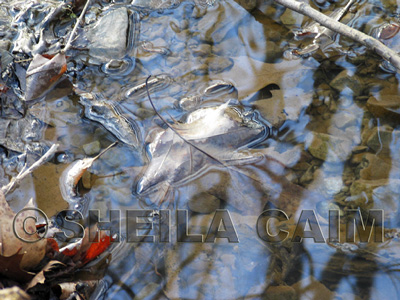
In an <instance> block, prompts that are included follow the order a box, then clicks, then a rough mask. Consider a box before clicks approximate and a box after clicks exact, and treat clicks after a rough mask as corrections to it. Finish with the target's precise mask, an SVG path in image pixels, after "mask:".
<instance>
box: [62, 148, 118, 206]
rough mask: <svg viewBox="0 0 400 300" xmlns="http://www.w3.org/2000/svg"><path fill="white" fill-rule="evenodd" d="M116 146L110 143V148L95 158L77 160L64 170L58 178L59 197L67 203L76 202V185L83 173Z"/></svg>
mask: <svg viewBox="0 0 400 300" xmlns="http://www.w3.org/2000/svg"><path fill="white" fill-rule="evenodd" d="M116 144H117V142H115V143H112V144H111V145H110V146H108V147H107V148H106V149H104V150H103V151H102V152H100V153H99V154H98V155H96V156H95V157H90V158H84V159H82V160H77V161H75V162H73V163H72V164H71V165H70V166H68V167H67V168H66V169H65V170H64V172H63V173H62V174H61V177H60V190H61V195H62V197H63V198H64V200H65V201H67V202H68V203H74V202H76V201H77V200H79V199H78V195H77V193H76V185H77V184H78V182H79V180H80V179H81V178H82V176H83V173H85V171H86V170H87V169H89V168H90V167H91V166H92V164H93V162H94V161H95V160H96V159H98V158H99V157H100V156H102V155H103V154H104V153H105V152H106V151H107V150H109V149H110V148H112V147H114V146H115V145H116Z"/></svg>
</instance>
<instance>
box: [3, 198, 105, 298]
mask: <svg viewBox="0 0 400 300" xmlns="http://www.w3.org/2000/svg"><path fill="white" fill-rule="evenodd" d="M32 207H33V203H32V202H29V203H28V204H27V205H26V206H25V208H32ZM29 216H32V210H21V211H20V213H18V214H16V213H15V212H14V211H13V210H12V209H11V208H10V206H9V204H8V203H7V201H6V199H5V197H4V194H3V193H2V192H1V190H0V298H1V299H87V298H88V296H89V295H90V294H91V292H92V291H93V290H94V288H95V287H96V282H97V281H98V280H99V279H100V278H102V277H103V276H104V273H105V271H106V268H107V266H108V263H109V260H110V258H111V253H110V252H109V251H106V250H107V249H108V248H109V246H110V244H111V238H110V237H109V236H107V235H106V234H105V233H103V232H101V233H100V239H98V237H97V236H96V237H95V241H97V240H99V242H91V241H89V234H88V231H89V230H88V228H86V229H85V235H84V237H83V238H82V239H80V240H79V241H78V242H75V243H73V244H70V245H68V246H66V247H64V248H62V249H59V246H58V243H57V242H56V240H54V239H52V238H41V236H40V235H39V234H38V233H37V230H36V223H35V220H34V218H32V217H29ZM14 219H15V220H14ZM23 226H25V227H23ZM23 228H25V229H26V231H27V232H25V231H24V230H23ZM18 236H19V237H20V238H18ZM21 238H22V239H21ZM23 239H24V240H27V241H36V242H34V243H32V242H31V243H30V242H25V241H23ZM71 297H72V298H71Z"/></svg>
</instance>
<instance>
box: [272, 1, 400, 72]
mask: <svg viewBox="0 0 400 300" xmlns="http://www.w3.org/2000/svg"><path fill="white" fill-rule="evenodd" d="M275 2H276V3H279V4H281V5H283V6H285V7H287V8H290V9H292V10H294V11H296V12H298V13H301V14H303V15H306V16H308V17H310V18H311V19H313V20H315V21H316V22H318V23H320V24H321V25H323V26H325V27H327V28H329V29H330V30H333V31H335V32H338V33H340V34H342V35H344V36H347V37H349V38H351V39H353V40H355V41H356V42H359V43H360V44H362V45H364V46H367V47H368V48H370V49H371V50H373V51H375V52H376V53H377V54H378V55H380V56H382V57H383V58H384V59H386V60H387V61H389V62H390V63H391V64H392V65H393V66H395V67H396V68H397V70H399V71H400V56H399V55H398V54H397V53H396V52H395V51H393V50H392V49H390V48H388V47H387V46H385V45H384V44H383V43H381V42H380V41H378V40H377V39H375V38H373V37H371V36H369V35H366V34H365V33H362V32H360V31H358V30H356V29H354V28H351V27H349V26H347V25H345V24H342V23H340V22H338V21H335V20H333V19H332V18H330V17H328V16H326V15H324V14H322V13H320V12H319V11H317V10H315V9H313V8H312V7H311V6H310V5H308V4H306V3H303V2H299V1H296V0H275Z"/></svg>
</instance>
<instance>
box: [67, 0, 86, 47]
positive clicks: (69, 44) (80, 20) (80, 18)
mask: <svg viewBox="0 0 400 300" xmlns="http://www.w3.org/2000/svg"><path fill="white" fill-rule="evenodd" d="M89 2H90V0H87V1H86V4H85V7H84V8H83V10H82V12H81V15H80V16H79V19H78V21H76V24H75V26H74V29H72V32H71V34H70V35H69V39H68V42H67V44H66V45H65V47H64V49H63V50H62V51H61V53H65V52H67V51H68V49H69V48H70V47H71V43H72V39H73V37H74V35H75V33H76V30H77V29H78V26H79V24H80V23H81V22H82V20H83V17H84V16H85V13H86V10H87V8H88V6H89Z"/></svg>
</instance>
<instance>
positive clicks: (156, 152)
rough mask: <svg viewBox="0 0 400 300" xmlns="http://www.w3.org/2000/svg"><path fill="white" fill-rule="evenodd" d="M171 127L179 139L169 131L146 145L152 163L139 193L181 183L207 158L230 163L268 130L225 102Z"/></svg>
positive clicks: (251, 117)
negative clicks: (157, 186)
mask: <svg viewBox="0 0 400 300" xmlns="http://www.w3.org/2000/svg"><path fill="white" fill-rule="evenodd" d="M173 127H174V129H175V130H176V131H177V132H178V133H179V135H180V136H179V135H178V134H177V133H175V132H174V131H173V130H172V129H171V128H168V129H166V130H162V131H160V132H159V133H158V134H157V135H156V137H155V138H154V139H153V141H152V142H151V143H150V144H149V145H148V152H149V153H150V155H151V161H150V163H149V165H148V167H147V169H146V171H145V173H144V175H143V177H142V179H141V180H140V181H139V183H138V187H137V192H138V193H139V194H140V193H143V192H145V191H146V190H148V189H150V188H151V187H153V186H156V185H157V184H159V183H162V182H167V183H170V184H172V183H178V182H180V181H183V180H185V179H187V178H189V177H190V176H193V175H195V174H196V173H197V172H199V171H200V170H201V169H202V168H203V167H205V166H206V165H207V163H208V161H209V160H210V159H211V160H220V161H229V162H230V163H232V162H233V161H234V160H236V159H238V158H239V155H238V152H237V149H239V148H242V147H246V146H248V145H249V144H251V143H257V142H259V141H261V140H263V139H264V138H265V135H266V134H267V128H266V127H265V126H264V125H262V124H261V123H259V122H258V121H257V120H256V118H255V116H254V115H253V114H251V115H244V114H243V113H242V112H241V111H240V110H239V109H238V108H237V107H233V106H229V104H228V103H226V104H222V105H220V106H217V107H208V108H201V109H198V110H196V111H194V112H192V113H191V114H189V115H188V116H187V118H186V123H175V124H174V125H173ZM187 141H190V143H188V142H187ZM191 144H193V145H195V147H194V146H192V145H191ZM196 148H198V149H196ZM199 149H201V150H202V151H199ZM205 153H207V154H208V156H207V155H206V154H205Z"/></svg>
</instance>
